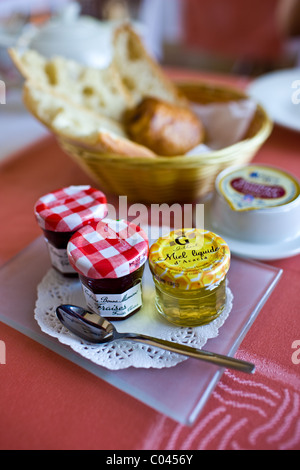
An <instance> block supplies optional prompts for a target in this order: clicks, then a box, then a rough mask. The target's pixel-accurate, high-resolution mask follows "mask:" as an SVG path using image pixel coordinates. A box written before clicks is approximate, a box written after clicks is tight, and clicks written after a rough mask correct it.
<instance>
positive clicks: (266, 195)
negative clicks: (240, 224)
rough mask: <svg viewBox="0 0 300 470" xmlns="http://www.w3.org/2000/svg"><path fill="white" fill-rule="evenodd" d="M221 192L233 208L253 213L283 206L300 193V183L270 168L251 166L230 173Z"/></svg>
mask: <svg viewBox="0 0 300 470" xmlns="http://www.w3.org/2000/svg"><path fill="white" fill-rule="evenodd" d="M218 189H219V191H220V193H221V194H222V196H223V197H224V198H225V200H226V201H227V203H228V204H229V206H230V207H231V209H233V210H235V211H249V210H258V209H268V208H270V207H276V206H282V205H284V204H288V203H290V202H292V201H294V200H295V199H296V198H297V197H298V196H299V194H300V186H299V182H298V181H297V180H296V179H295V178H294V177H293V176H291V175H289V174H288V173H285V172H284V171H282V170H280V169H278V168H274V167H268V166H260V165H249V166H244V167H241V168H238V169H235V170H233V171H232V172H230V173H227V174H226V175H225V176H223V178H221V179H220V181H219V183H218Z"/></svg>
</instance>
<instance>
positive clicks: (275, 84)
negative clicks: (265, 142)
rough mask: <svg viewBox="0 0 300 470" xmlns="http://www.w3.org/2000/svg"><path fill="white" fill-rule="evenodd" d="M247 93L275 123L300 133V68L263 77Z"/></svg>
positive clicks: (254, 82)
mask: <svg viewBox="0 0 300 470" xmlns="http://www.w3.org/2000/svg"><path fill="white" fill-rule="evenodd" d="M297 80H298V81H299V83H297V82H296V81H297ZM247 93H248V95H250V96H251V97H252V98H253V99H255V101H257V102H259V103H260V104H261V105H262V106H263V107H264V108H265V110H266V112H267V113H268V114H269V116H270V118H271V119H272V120H273V121H274V122H275V123H277V124H279V125H281V126H284V127H287V128H289V129H293V130H295V131H300V68H294V69H285V70H278V71H276V72H271V73H268V74H265V75H262V76H261V77H259V78H257V79H256V80H254V81H253V82H252V84H251V85H250V86H249V87H248V89H247Z"/></svg>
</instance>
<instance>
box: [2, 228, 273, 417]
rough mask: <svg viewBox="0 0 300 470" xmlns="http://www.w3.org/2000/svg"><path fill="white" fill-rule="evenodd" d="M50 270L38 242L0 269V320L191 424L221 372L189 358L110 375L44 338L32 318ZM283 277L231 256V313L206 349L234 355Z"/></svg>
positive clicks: (269, 269)
mask: <svg viewBox="0 0 300 470" xmlns="http://www.w3.org/2000/svg"><path fill="white" fill-rule="evenodd" d="M49 267H50V262H49V257H48V252H47V248H46V246H45V242H44V239H43V237H39V238H37V239H36V240H35V241H34V242H33V243H32V244H30V245H29V246H28V247H27V248H25V249H24V250H23V251H22V252H20V253H19V254H18V255H17V256H16V257H14V258H13V259H12V260H10V261H9V262H8V263H6V264H5V265H4V266H3V267H2V268H1V270H0V298H1V312H0V321H2V322H3V323H5V324H7V325H9V326H11V327H12V328H14V329H16V330H18V331H20V332H21V333H23V334H25V335H27V336H29V337H30V338H32V339H33V340H35V341H37V342H39V343H41V344H43V345H44V346H46V347H47V348H49V349H51V350H52V351H54V352H56V353H57V354H59V355H61V356H63V357H64V358H66V359H68V360H70V361H72V362H74V363H75V364H77V365H78V366H80V367H83V368H84V369H86V370H87V371H89V372H91V373H92V374H95V375H96V376H97V377H99V378H101V379H102V380H105V381H106V382H108V383H110V384H112V385H113V386H115V387H117V388H118V389H120V390H122V391H124V392H125V393H128V394H129V395H131V396H133V397H135V398H136V399H138V400H140V401H142V402H143V403H145V404H147V405H148V406H150V407H152V408H154V409H155V410H157V411H159V412H161V413H163V414H165V415H167V416H169V417H170V418H172V419H174V420H175V421H178V422H180V423H183V424H186V425H192V424H193V422H194V421H195V420H196V418H197V416H198V415H199V413H200V411H201V409H202V408H203V406H204V404H205V403H206V401H207V399H208V398H209V396H210V394H211V392H212V391H213V389H214V387H215V386H216V384H217V382H218V380H219V379H220V377H221V375H222V372H223V370H224V369H222V368H220V367H217V366H215V365H212V364H207V363H204V362H202V361H199V360H197V359H192V358H189V359H187V360H186V361H183V362H181V363H180V364H178V365H176V366H175V367H171V368H164V369H142V368H134V367H129V368H128V369H123V370H117V371H110V370H108V369H106V368H103V367H100V366H98V365H95V364H93V363H92V362H91V361H89V360H87V359H85V358H84V357H82V356H80V355H78V354H77V353H75V352H74V351H72V350H71V348H69V347H68V346H65V345H63V344H61V343H60V342H59V341H58V340H57V339H56V338H52V337H50V336H48V335H46V334H45V333H43V332H42V331H41V330H40V327H39V326H38V324H37V322H36V321H35V319H34V308H35V302H36V298H37V285H38V284H39V283H40V281H41V280H42V278H43V277H44V275H45V274H46V272H47V271H48V269H49ZM281 274H282V270H280V269H277V268H274V267H272V266H268V265H265V264H263V263H260V262H256V261H252V260H247V259H243V258H237V257H234V256H233V257H232V263H231V267H230V270H229V274H228V278H229V283H230V284H229V285H230V288H231V290H232V292H233V296H234V300H233V308H232V311H231V312H230V314H229V317H228V318H227V320H226V321H225V324H224V325H223V326H222V327H221V328H220V331H219V336H218V337H217V338H214V339H210V340H208V341H207V343H206V345H205V349H206V350H209V351H215V352H217V353H220V354H226V355H229V356H233V355H234V353H235V352H236V350H237V349H238V347H239V345H240V343H241V342H242V340H243V338H244V336H245V335H246V333H247V331H248V330H249V328H250V327H251V325H252V324H253V322H254V320H255V318H256V317H257V315H258V313H259V311H260V310H261V308H262V306H263V305H264V303H265V302H266V300H267V299H268V297H269V296H270V294H271V292H272V290H273V289H274V287H275V286H276V284H277V282H278V281H279V279H280V276H281ZM16 292H17V293H18V295H16ZM166 389H167V390H168V393H167V394H166V393H165V390H166Z"/></svg>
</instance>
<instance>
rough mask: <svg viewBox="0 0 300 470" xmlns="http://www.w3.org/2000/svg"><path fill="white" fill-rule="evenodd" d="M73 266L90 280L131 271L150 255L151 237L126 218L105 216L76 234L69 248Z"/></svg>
mask: <svg viewBox="0 0 300 470" xmlns="http://www.w3.org/2000/svg"><path fill="white" fill-rule="evenodd" d="M67 251H68V257H69V261H70V264H71V266H73V268H74V269H75V271H77V272H78V273H79V274H82V275H83V276H85V277H89V278H91V279H105V278H115V279H116V278H119V277H123V276H126V275H127V274H131V273H133V272H134V271H136V270H137V269H138V268H139V267H141V266H142V265H143V264H144V263H145V262H146V261H147V258H148V251H149V244H148V239H147V236H146V234H145V232H144V231H143V229H141V228H140V227H138V226H137V225H135V224H132V223H130V222H127V221H125V220H112V219H108V218H107V219H103V220H101V221H99V222H92V223H91V224H89V225H86V226H84V227H82V228H81V229H79V230H78V231H77V232H76V233H74V234H73V235H72V237H71V239H70V241H69V243H68V247H67Z"/></svg>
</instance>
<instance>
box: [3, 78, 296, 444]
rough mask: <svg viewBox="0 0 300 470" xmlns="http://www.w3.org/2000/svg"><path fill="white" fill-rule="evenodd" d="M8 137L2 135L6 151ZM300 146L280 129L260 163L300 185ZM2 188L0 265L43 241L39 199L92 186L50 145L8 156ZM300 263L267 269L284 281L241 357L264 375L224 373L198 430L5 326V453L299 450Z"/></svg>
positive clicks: (49, 140) (44, 142)
mask: <svg viewBox="0 0 300 470" xmlns="http://www.w3.org/2000/svg"><path fill="white" fill-rule="evenodd" d="M171 75H172V77H174V78H177V79H198V78H205V79H206V80H207V79H209V80H214V81H216V82H218V83H224V84H230V85H232V84H234V85H235V86H237V87H240V88H244V87H245V86H246V84H247V83H248V80H247V79H244V78H241V77H223V76H222V77H221V76H220V77H218V76H214V77H212V76H206V75H201V76H200V75H199V74H195V73H192V72H191V73H189V72H184V71H172V72H171ZM1 112H2V108H1ZM15 130H16V133H18V128H17V126H16V129H15ZM0 132H1V131H0ZM4 138H5V136H4V135H3V134H2V136H1V142H2V141H4ZM1 145H2V144H1ZM299 145H300V134H298V133H295V132H292V131H290V130H287V129H283V128H280V127H278V126H274V130H273V132H272V135H271V136H270V138H269V139H268V140H267V142H266V143H265V144H264V145H263V147H262V148H261V149H260V150H259V152H258V153H257V155H256V156H255V159H254V161H255V162H263V163H268V164H272V165H277V166H280V167H281V168H284V169H286V170H287V171H290V172H292V173H293V174H294V175H295V176H297V177H298V178H300V155H299ZM0 181H1V185H0V198H1V204H0V216H1V220H2V230H1V231H0V266H1V265H4V263H5V262H8V261H9V260H10V259H11V258H12V257H13V256H14V255H16V254H17V253H18V252H19V251H20V250H22V249H23V248H24V247H26V246H27V245H28V244H29V243H30V242H32V241H33V240H34V239H35V238H36V237H38V236H40V231H39V228H38V227H37V225H36V223H35V220H34V218H33V213H32V208H33V205H34V202H35V201H36V200H37V198H38V197H39V196H40V195H41V194H44V193H46V192H48V191H51V190H53V187H60V186H67V185H69V184H86V183H92V182H91V181H90V179H89V177H88V176H87V175H85V174H84V173H83V172H82V170H81V169H80V168H79V167H78V166H77V165H76V164H75V163H74V162H73V161H72V160H71V159H70V158H69V157H68V156H66V155H64V154H63V152H62V151H61V150H60V149H59V147H58V146H57V144H56V141H55V139H54V138H53V137H52V136H46V137H45V138H43V139H41V140H39V141H38V142H33V143H32V144H31V145H30V146H26V147H25V148H23V149H22V150H21V151H18V152H17V153H13V154H12V155H10V156H9V157H7V156H5V158H3V159H2V161H1V162H0ZM299 261H300V257H299V256H296V257H293V258H288V259H282V260H278V261H272V262H268V264H270V265H272V266H275V267H277V268H280V269H283V274H282V276H281V279H280V281H279V283H278V285H277V287H276V289H275V290H274V292H273V293H272V295H271V297H270V298H269V300H268V301H267V303H266V304H265V305H264V307H263V308H262V310H261V312H260V314H259V315H258V317H257V319H256V321H255V323H254V324H253V326H252V327H251V329H250V331H249V332H248V334H247V335H246V337H245V338H244V340H243V341H242V343H241V345H240V347H239V349H238V351H237V353H236V357H238V358H240V359H244V360H248V361H251V362H254V363H255V364H256V373H255V374H254V375H253V376H245V374H242V373H239V372H233V371H229V370H228V371H225V372H224V374H223V375H222V378H221V380H220V381H219V383H218V384H217V386H216V388H215V389H214V391H213V393H212V395H211V396H210V398H209V400H208V401H207V403H206V405H205V407H204V409H203V410H202V413H201V414H200V416H199V417H198V419H197V420H196V422H195V423H194V425H193V426H192V427H189V426H184V425H182V424H179V423H177V422H175V421H173V420H172V419H170V418H168V417H166V416H164V415H162V414H160V413H158V412H157V411H154V410H153V409H151V408H150V407H148V406H147V405H145V404H143V403H141V402H139V401H137V400H136V399H134V398H133V397H131V396H129V395H127V394H125V393H124V392H122V391H120V390H118V389H116V388H114V387H113V386H111V385H110V384H108V383H106V382H105V381H103V380H101V379H99V378H97V377H95V376H94V375H92V374H90V373H89V372H87V371H85V370H83V369H81V368H80V367H78V366H77V365H75V364H73V363H71V362H69V361H68V360H66V359H64V358H62V357H59V356H58V355H57V354H55V353H54V352H52V351H50V350H48V349H47V348H46V347H44V346H42V345H41V344H38V343H37V342H35V341H33V340H32V339H30V338H28V337H27V336H25V335H23V334H21V333H20V332H18V331H16V330H14V329H12V328H11V327H9V326H7V325H4V324H0V340H1V343H0V344H2V345H3V344H5V351H6V361H5V362H6V363H5V364H0V381H1V393H0V413H1V429H0V448H1V449H105V450H135V449H139V450H140V449H147V450H188V449H191V450H194V449H213V450H215V449H276V450H279V449H300V393H299V390H300V374H299V373H300V363H298V362H299V360H298V356H299V358H300V354H299V355H297V349H293V346H294V347H295V345H296V346H297V345H298V346H297V347H298V349H299V347H300V322H299V313H300V309H299V301H298V299H299V280H300V263H299ZM0 308H1V307H0ZM297 342H298V343H297ZM182 399H183V400H184V399H186V397H184V396H183V397H182ZM83 436H84V439H83Z"/></svg>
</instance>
